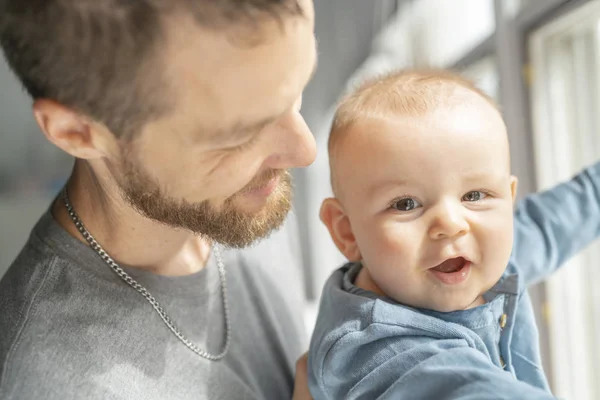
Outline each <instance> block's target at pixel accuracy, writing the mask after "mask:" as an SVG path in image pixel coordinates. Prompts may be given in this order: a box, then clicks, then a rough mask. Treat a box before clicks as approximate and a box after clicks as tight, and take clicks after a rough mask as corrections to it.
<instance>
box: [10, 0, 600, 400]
mask: <svg viewBox="0 0 600 400" xmlns="http://www.w3.org/2000/svg"><path fill="white" fill-rule="evenodd" d="M315 8H316V35H317V37H318V40H319V67H318V70H317V73H316V75H315V77H314V79H313V80H312V82H311V83H310V85H309V86H308V88H307V90H306V92H305V96H304V102H303V110H302V113H303V115H304V116H305V118H306V120H307V122H308V124H309V126H310V127H311V128H312V130H313V133H314V135H315V137H316V140H317V143H318V146H319V156H318V158H317V160H316V162H315V163H314V164H313V165H312V166H311V167H310V168H308V169H305V170H302V171H295V176H296V187H297V191H296V199H295V208H296V213H297V214H298V217H299V220H300V221H301V229H302V232H301V235H302V242H303V250H304V267H305V275H306V291H307V295H308V297H309V299H310V300H311V301H310V305H309V306H308V307H307V310H306V321H307V328H308V329H309V331H310V330H311V328H312V324H313V323H314V316H315V310H316V304H317V303H318V300H319V292H320V290H321V287H322V285H323V283H324V280H325V279H326V278H327V276H328V275H329V274H330V273H331V271H332V270H333V269H334V268H336V267H338V266H339V265H341V264H342V263H343V261H344V260H343V258H342V257H341V255H340V254H339V253H338V251H337V250H336V249H335V247H334V246H333V243H332V242H331V240H330V238H329V235H328V233H327V231H326V229H325V228H324V227H323V226H322V225H321V223H320V221H319V219H318V209H319V206H320V203H321V201H322V199H323V198H325V197H326V196H328V195H329V194H330V187H329V175H328V174H329V171H328V160H327V154H326V141H327V135H328V130H329V125H330V123H331V118H332V112H333V106H334V105H335V102H336V101H337V99H338V98H339V96H340V95H341V94H342V93H343V92H344V91H345V90H347V88H349V87H351V86H352V84H353V83H355V82H357V81H360V80H362V79H364V78H366V77H369V76H372V75H374V74H378V73H381V72H384V71H387V70H389V69H391V68H402V67H419V66H436V67H444V68H452V69H454V70H457V71H460V72H461V73H463V74H464V75H465V76H467V77H469V78H471V79H472V80H474V81H475V82H476V83H477V85H479V86H480V88H481V89H483V90H484V91H486V92H487V93H488V94H489V95H490V96H492V97H493V98H495V99H496V100H497V101H498V102H499V103H500V105H501V107H502V111H503V114H504V117H505V120H506V123H507V126H508V130H509V136H510V141H511V151H512V168H513V172H514V174H515V175H517V176H518V177H519V191H520V196H523V195H525V194H527V193H530V192H533V191H537V190H541V189H544V188H547V187H550V186H552V185H553V184H555V183H557V182H559V181H562V180H565V179H568V178H569V177H570V176H572V175H573V174H574V173H576V172H577V171H578V170H580V169H581V168H582V167H583V166H585V165H588V164H591V163H593V162H595V161H597V160H598V159H600V132H599V130H598V126H599V124H600V114H598V113H597V110H598V108H599V107H598V106H599V96H600V79H599V77H600V76H599V74H600V0H369V1H366V0H315ZM30 106H31V104H30V100H29V98H28V97H27V96H26V95H25V94H24V93H23V91H22V90H21V88H20V86H19V84H18V83H17V82H16V80H15V79H14V78H13V76H12V75H11V73H10V71H9V70H8V67H7V65H6V64H5V62H4V60H3V59H2V60H0V276H1V275H2V274H3V273H4V271H5V270H6V268H8V266H9V265H10V263H11V262H12V260H13V259H14V258H15V256H16V254H17V252H18V251H19V249H20V248H21V246H22V245H23V244H24V242H25V240H26V238H27V236H28V234H29V231H30V229H31V227H32V226H33V224H34V223H35V221H36V220H37V219H38V218H39V216H40V215H41V213H42V212H43V211H44V210H45V208H46V207H48V204H49V202H50V201H51V199H52V198H53V197H54V195H55V194H56V193H57V191H58V190H59V189H60V188H61V187H62V185H63V184H64V181H65V179H66V177H67V175H68V173H69V170H70V168H71V165H72V160H71V159H70V158H69V157H67V156H65V155H64V154H63V153H61V152H60V151H59V150H58V149H56V148H55V147H54V146H52V145H50V144H49V143H47V142H46V140H45V139H44V138H43V136H42V134H41V133H40V131H39V129H38V128H37V126H36V124H35V122H34V120H33V117H32V115H31V111H30ZM599 264H600V245H599V244H595V245H593V246H591V247H590V248H588V249H587V250H586V251H585V252H584V253H582V254H581V255H580V256H578V257H576V258H575V259H573V260H571V261H570V262H569V265H567V266H566V267H565V268H563V269H562V270H561V271H560V272H559V273H558V274H556V275H555V276H554V277H553V278H552V279H550V280H549V281H548V282H545V283H544V284H541V285H538V286H536V287H534V288H532V289H531V295H532V298H533V300H534V303H535V304H534V305H535V310H536V315H537V318H538V324H539V327H540V336H541V343H542V353H543V358H544V368H545V369H546V373H547V375H548V376H549V378H550V381H551V385H552V388H553V390H554V392H555V394H556V395H557V396H559V397H564V398H568V399H579V400H586V399H590V400H591V399H600V290H596V285H598V284H600V265H599Z"/></svg>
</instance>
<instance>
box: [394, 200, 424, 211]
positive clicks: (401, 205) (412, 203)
mask: <svg viewBox="0 0 600 400" xmlns="http://www.w3.org/2000/svg"><path fill="white" fill-rule="evenodd" d="M419 207H421V204H420V203H419V202H418V201H417V200H415V199H412V198H410V197H406V198H404V199H400V200H397V201H395V202H394V203H392V208H393V209H395V210H398V211H412V210H414V209H416V208H419Z"/></svg>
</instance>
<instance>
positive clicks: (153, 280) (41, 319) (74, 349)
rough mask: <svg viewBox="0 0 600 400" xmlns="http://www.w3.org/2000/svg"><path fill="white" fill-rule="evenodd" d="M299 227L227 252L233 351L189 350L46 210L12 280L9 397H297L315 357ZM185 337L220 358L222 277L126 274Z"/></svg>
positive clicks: (3, 301)
mask: <svg viewBox="0 0 600 400" xmlns="http://www.w3.org/2000/svg"><path fill="white" fill-rule="evenodd" d="M296 228H297V226H296V224H295V221H293V220H292V219H288V221H287V223H286V225H285V226H284V228H283V229H281V230H280V231H279V232H277V233H275V234H273V235H272V236H271V237H270V238H269V239H267V240H264V241H263V242H261V243H260V244H259V245H257V246H255V247H253V248H250V249H247V250H243V251H240V250H237V251H236V250H230V251H229V250H228V251H224V252H223V261H224V263H225V265H226V269H227V286H228V295H229V296H228V297H229V307H230V313H231V314H230V315H231V333H232V337H231V347H230V349H229V352H228V353H227V355H226V356H225V357H224V358H223V359H222V360H220V361H208V360H206V359H203V358H201V357H199V356H198V355H196V354H195V353H193V352H192V351H191V350H189V349H188V348H187V347H186V346H185V345H184V344H183V343H181V342H180V341H179V340H178V339H177V338H176V337H175V336H174V334H173V333H172V332H171V331H170V330H169V329H168V328H167V326H166V325H165V324H164V323H163V321H162V320H161V318H160V316H159V315H158V314H157V313H156V312H155V311H154V309H153V308H152V306H151V305H150V304H149V303H148V302H147V300H146V299H145V298H143V297H142V296H141V295H140V294H139V293H138V292H136V291H135V290H134V289H133V288H131V287H130V286H128V285H127V284H126V283H124V282H123V281H122V280H121V279H120V278H119V277H118V276H117V275H116V274H115V273H114V272H113V271H112V270H111V269H110V268H109V267H108V266H107V265H106V264H105V263H104V261H102V259H101V258H100V257H99V256H98V255H97V254H96V253H95V252H94V251H93V250H92V249H90V248H89V247H87V246H85V245H84V244H83V243H81V242H80V241H78V240H76V239H75V238H73V237H71V236H70V235H69V234H68V233H67V232H66V231H65V230H64V229H62V228H61V227H60V226H59V225H58V224H57V223H56V221H55V220H54V219H53V217H52V216H51V214H50V213H46V214H45V215H44V216H43V217H42V218H41V219H40V221H39V222H38V224H37V226H36V227H35V228H34V230H33V232H32V234H31V237H30V239H29V241H28V242H27V244H26V245H25V247H24V249H23V251H22V252H21V254H20V255H19V256H18V258H17V259H16V260H15V262H14V263H13V265H12V266H11V267H10V269H9V270H8V272H7V274H6V275H5V276H4V278H3V279H2V280H1V281H0V399H2V400H4V399H27V400H29V399H45V400H54V399H56V400H67V399H103V400H104V399H128V400H136V399H144V400H152V399H157V400H165V399H178V400H179V399H227V400H236V399H269V400H270V399H289V398H291V395H292V389H293V377H294V363H295V361H296V359H297V358H298V357H299V356H300V355H301V353H302V352H303V351H305V350H306V346H307V342H306V340H305V339H306V338H305V335H304V333H305V331H304V329H303V326H302V304H303V301H304V296H303V285H302V283H303V281H302V275H301V268H300V264H301V262H300V261H301V260H300V254H299V247H298V246H297V245H296V242H295V241H294V240H295V239H296V238H297V235H296V232H295V229H296ZM124 269H125V270H126V271H127V273H129V274H130V275H131V276H132V277H134V279H136V280H137V281H138V282H139V283H141V284H142V285H143V286H145V287H146V288H147V289H148V290H149V291H150V292H151V294H152V295H154V297H155V298H156V299H157V300H158V301H159V303H161V305H162V306H163V307H164V309H165V310H166V311H167V313H168V315H169V316H170V317H171V318H172V319H173V320H174V322H175V323H176V324H177V325H178V326H179V328H180V329H181V330H182V332H183V334H184V335H185V336H187V337H188V338H189V339H191V340H192V341H193V342H194V343H196V344H197V345H198V346H200V347H201V348H203V349H207V350H208V351H209V352H211V353H213V354H217V353H218V352H219V351H220V349H221V346H222V343H223V340H224V328H223V326H224V323H223V319H224V317H223V306H222V297H221V290H220V284H219V274H218V270H217V268H216V264H215V260H214V259H213V258H212V257H211V259H210V260H209V262H208V264H207V266H206V267H205V268H204V269H203V270H202V271H200V272H198V273H196V274H194V275H191V276H185V277H164V276H157V275H154V274H151V273H148V272H144V271H140V270H136V269H127V268H124Z"/></svg>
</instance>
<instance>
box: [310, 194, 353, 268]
mask: <svg viewBox="0 0 600 400" xmlns="http://www.w3.org/2000/svg"><path fill="white" fill-rule="evenodd" d="M319 216H320V217H321V221H323V223H324V224H325V226H326V227H327V229H328V230H329V234H330V235H331V238H332V239H333V242H334V243H335V245H336V246H337V248H338V249H339V250H340V251H341V252H342V254H343V255H344V256H346V258H347V259H348V260H349V261H360V259H361V258H362V257H361V255H360V250H359V249H358V244H357V243H356V238H355V237H354V234H353V233H352V226H351V225H350V219H349V218H348V216H347V215H346V212H345V211H344V207H343V206H342V203H340V202H339V200H338V199H335V198H329V199H325V200H324V201H323V204H321V212H320V213H319Z"/></svg>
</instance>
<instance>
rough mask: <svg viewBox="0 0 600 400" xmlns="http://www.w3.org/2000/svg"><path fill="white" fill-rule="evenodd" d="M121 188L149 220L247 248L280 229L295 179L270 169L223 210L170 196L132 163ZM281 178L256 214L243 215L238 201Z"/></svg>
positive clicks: (285, 172)
mask: <svg viewBox="0 0 600 400" xmlns="http://www.w3.org/2000/svg"><path fill="white" fill-rule="evenodd" d="M124 167H125V175H124V179H123V181H122V182H121V184H120V186H121V189H122V191H123V194H124V198H125V199H126V200H127V201H128V202H129V203H130V204H131V206H133V208H135V209H136V210H137V211H138V212H140V213H141V214H142V215H144V216H145V217H147V218H150V219H152V220H155V221H157V222H160V223H163V224H165V225H168V226H171V227H174V228H181V229H186V230H189V231H191V232H193V233H194V234H197V235H200V236H202V237H204V238H207V239H209V240H213V241H215V242H217V243H221V244H223V245H225V246H229V247H235V248H242V247H247V246H250V245H251V244H253V243H254V242H256V241H257V240H259V239H263V238H265V237H267V236H268V235H269V234H270V233H271V232H273V231H274V230H276V229H278V228H279V227H281V225H282V224H283V222H284V221H285V218H286V216H287V214H288V212H289V211H290V209H291V204H292V179H291V175H290V173H289V172H288V171H285V170H269V171H267V172H265V173H263V174H262V175H260V176H257V177H256V178H254V179H253V180H252V181H251V182H250V183H249V184H248V185H246V187H244V188H243V189H242V190H240V191H239V192H237V193H236V194H234V195H233V196H231V197H229V198H227V199H226V200H225V201H224V203H223V205H222V206H221V207H220V209H216V208H215V207H213V206H212V204H210V202H209V201H208V200H205V201H202V202H198V203H190V202H188V201H186V200H184V199H175V198H172V197H169V196H167V195H166V194H165V193H164V191H163V190H162V189H161V188H160V185H159V184H158V183H157V182H155V181H154V180H152V179H151V178H150V177H149V176H148V174H147V173H145V172H144V171H142V170H141V169H140V168H139V167H136V166H135V165H133V164H132V163H129V162H126V163H125V166H124ZM275 177H279V183H278V185H277V188H276V189H275V190H274V191H273V193H271V195H270V196H269V198H268V199H267V200H266V203H265V205H264V206H263V207H262V208H261V209H260V210H259V211H256V212H244V211H242V210H240V209H239V208H237V207H236V206H235V202H236V199H237V198H240V197H241V196H243V194H244V193H245V192H248V191H250V190H252V189H254V188H260V187H263V186H265V185H266V184H267V183H268V182H269V181H270V180H271V179H273V178H275Z"/></svg>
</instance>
